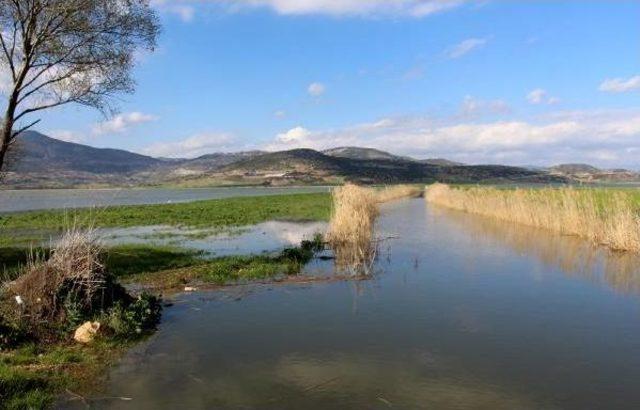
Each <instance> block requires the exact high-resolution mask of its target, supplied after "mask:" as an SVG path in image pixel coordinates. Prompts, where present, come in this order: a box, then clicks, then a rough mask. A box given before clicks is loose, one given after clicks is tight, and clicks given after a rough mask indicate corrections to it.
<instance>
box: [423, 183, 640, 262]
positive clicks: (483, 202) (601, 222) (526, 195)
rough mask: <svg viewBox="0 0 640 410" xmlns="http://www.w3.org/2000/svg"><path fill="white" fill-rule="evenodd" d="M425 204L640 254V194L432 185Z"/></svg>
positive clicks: (624, 191)
mask: <svg viewBox="0 0 640 410" xmlns="http://www.w3.org/2000/svg"><path fill="white" fill-rule="evenodd" d="M425 198H426V200H427V201H428V202H429V203H432V204H434V205H438V206H442V207H446V208H450V209H454V210H458V211H464V212H468V213H472V214H478V215H483V216H487V217H492V218H496V219H500V220H503V221H508V222H515V223H520V224H523V225H527V226H531V227H535V228H542V229H547V230H550V231H554V232H557V233H560V234H563V235H570V236H578V237H582V238H585V239H587V240H589V241H591V242H592V243H593V244H594V245H604V246H607V247H609V248H610V249H612V250H614V251H631V252H636V253H638V252H640V191H636V190H622V189H593V188H586V189H580V188H573V187H565V188H515V189H499V188H494V187H451V186H449V185H445V184H433V185H430V186H428V187H427V188H426V192H425Z"/></svg>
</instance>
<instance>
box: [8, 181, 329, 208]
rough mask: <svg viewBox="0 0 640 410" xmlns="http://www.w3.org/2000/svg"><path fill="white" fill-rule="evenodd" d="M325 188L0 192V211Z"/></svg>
mask: <svg viewBox="0 0 640 410" xmlns="http://www.w3.org/2000/svg"><path fill="white" fill-rule="evenodd" d="M329 189H330V188H329V187H322V186H317V187H314V186H308V187H283V188H260V187H230V188H184V189H179V188H149V189H144V188H136V189H38V190H0V212H17V211H31V210H37V209H68V208H88V207H93V206H113V205H146V204H166V203H179V202H190V201H197V200H201V199H221V198H233V197H239V196H259V195H282V194H296V193H311V192H328V191H329Z"/></svg>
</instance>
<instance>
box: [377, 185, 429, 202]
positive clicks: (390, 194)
mask: <svg viewBox="0 0 640 410" xmlns="http://www.w3.org/2000/svg"><path fill="white" fill-rule="evenodd" d="M422 193H423V191H422V188H421V187H420V186H417V185H393V186H388V187H384V188H382V189H381V190H379V191H377V192H376V201H377V202H378V203H384V202H390V201H395V200H398V199H403V198H417V197H419V196H421V195H422Z"/></svg>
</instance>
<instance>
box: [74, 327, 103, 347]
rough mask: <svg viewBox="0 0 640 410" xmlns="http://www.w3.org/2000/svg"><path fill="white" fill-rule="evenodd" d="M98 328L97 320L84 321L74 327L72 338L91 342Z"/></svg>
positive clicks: (82, 341)
mask: <svg viewBox="0 0 640 410" xmlns="http://www.w3.org/2000/svg"><path fill="white" fill-rule="evenodd" d="M99 330H100V323H99V322H86V323H85V324H83V325H82V326H80V327H79V328H77V329H76V332H75V334H74V335H73V339H74V340H75V341H76V342H78V343H84V344H86V343H91V342H92V341H93V339H95V337H96V335H97V334H98V331H99Z"/></svg>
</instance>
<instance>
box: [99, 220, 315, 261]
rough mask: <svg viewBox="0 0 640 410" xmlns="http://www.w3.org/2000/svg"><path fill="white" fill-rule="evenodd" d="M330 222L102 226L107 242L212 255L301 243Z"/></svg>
mask: <svg viewBox="0 0 640 410" xmlns="http://www.w3.org/2000/svg"><path fill="white" fill-rule="evenodd" d="M326 229H327V223H326V222H289V221H268V222H264V223H260V224H257V225H253V226H247V227H240V228H230V229H228V230H224V231H222V232H220V231H216V230H209V229H189V228H180V227H172V226H141V227H133V228H108V229H106V228H105V229H99V230H98V231H97V232H96V233H97V235H98V237H99V238H101V242H102V243H104V244H105V245H121V244H146V245H159V246H177V247H180V248H188V249H194V250H199V251H204V252H206V253H207V255H208V256H228V255H251V254H260V253H264V252H274V251H279V250H282V249H283V248H285V247H290V246H298V245H300V242H302V241H303V240H311V239H313V236H314V235H315V234H317V233H320V234H322V233H324V232H325V231H326Z"/></svg>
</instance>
